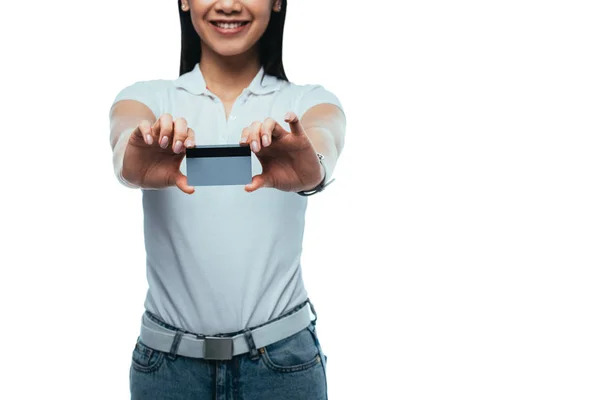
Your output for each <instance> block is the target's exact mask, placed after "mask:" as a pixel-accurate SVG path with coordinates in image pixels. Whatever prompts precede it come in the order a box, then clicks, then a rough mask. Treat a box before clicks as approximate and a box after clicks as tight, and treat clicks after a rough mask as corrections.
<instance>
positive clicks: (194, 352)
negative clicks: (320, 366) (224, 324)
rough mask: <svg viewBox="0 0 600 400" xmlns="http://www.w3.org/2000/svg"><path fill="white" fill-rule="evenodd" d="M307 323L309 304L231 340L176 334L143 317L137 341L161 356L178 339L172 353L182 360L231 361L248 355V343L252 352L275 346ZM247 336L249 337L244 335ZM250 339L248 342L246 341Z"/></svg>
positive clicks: (308, 321) (170, 348)
mask: <svg viewBox="0 0 600 400" xmlns="http://www.w3.org/2000/svg"><path fill="white" fill-rule="evenodd" d="M310 323H311V316H310V303H307V304H305V305H304V306H303V307H302V308H301V309H300V310H298V311H296V312H294V313H293V314H290V315H287V316H285V317H282V318H280V319H277V320H274V321H272V322H268V323H267V324H265V325H262V326H260V327H258V328H254V329H250V330H248V332H246V333H240V334H238V335H235V336H231V337H216V336H204V337H201V338H198V336H196V335H193V334H188V333H182V332H176V331H173V330H171V329H168V328H165V327H163V326H162V325H160V324H157V323H156V322H154V321H153V320H151V319H150V318H148V316H146V314H144V316H143V317H142V328H141V332H140V340H141V341H142V343H144V344H145V345H146V346H148V347H150V348H153V349H155V350H159V351H162V352H165V353H171V352H172V351H173V349H174V348H175V347H174V346H173V344H174V343H175V342H174V341H175V340H176V338H177V337H178V336H179V337H180V340H179V345H178V346H177V343H175V345H176V352H175V353H176V354H178V355H181V356H184V357H193V358H203V359H206V360H231V359H232V358H233V356H237V355H240V354H244V353H248V352H250V351H251V350H252V349H251V348H250V346H249V343H248V342H251V343H252V342H253V345H254V347H255V349H260V348H261V347H265V346H268V345H270V344H272V343H276V342H278V341H280V340H283V339H285V338H287V337H290V336H292V335H294V334H296V333H298V332H300V331H301V330H303V329H305V328H307V327H308V326H309V325H310ZM248 333H249V334H250V335H248ZM249 336H251V339H250V340H248V339H249Z"/></svg>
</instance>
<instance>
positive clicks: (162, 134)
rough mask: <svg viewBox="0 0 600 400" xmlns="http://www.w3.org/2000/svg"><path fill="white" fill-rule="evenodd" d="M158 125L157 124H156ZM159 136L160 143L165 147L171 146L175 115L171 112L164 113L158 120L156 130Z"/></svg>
mask: <svg viewBox="0 0 600 400" xmlns="http://www.w3.org/2000/svg"><path fill="white" fill-rule="evenodd" d="M155 125H156V124H155ZM155 133H156V136H157V137H158V144H159V145H160V147H162V148H163V149H166V148H167V147H169V143H170V142H171V139H172V137H173V117H172V116H171V114H163V115H161V117H160V118H159V120H158V127H157V129H156V130H155Z"/></svg>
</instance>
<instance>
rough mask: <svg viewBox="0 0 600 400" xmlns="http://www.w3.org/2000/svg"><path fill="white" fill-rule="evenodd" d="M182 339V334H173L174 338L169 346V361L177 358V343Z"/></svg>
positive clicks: (178, 332)
mask: <svg viewBox="0 0 600 400" xmlns="http://www.w3.org/2000/svg"><path fill="white" fill-rule="evenodd" d="M182 337H183V333H181V332H180V331H177V332H176V333H175V337H174V338H173V344H172V345H171V350H170V351H169V359H171V360H175V359H176V358H177V350H178V349H179V343H181V338H182Z"/></svg>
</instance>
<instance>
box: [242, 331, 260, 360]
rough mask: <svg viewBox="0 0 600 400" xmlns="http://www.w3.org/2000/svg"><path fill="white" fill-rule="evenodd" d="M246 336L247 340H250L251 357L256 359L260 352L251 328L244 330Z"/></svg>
mask: <svg viewBox="0 0 600 400" xmlns="http://www.w3.org/2000/svg"><path fill="white" fill-rule="evenodd" d="M244 336H246V342H248V348H249V349H250V359H251V360H253V361H256V360H257V359H258V358H259V357H260V355H259V354H258V350H257V349H256V345H255V344H254V338H253V337H252V332H251V331H250V329H246V330H244Z"/></svg>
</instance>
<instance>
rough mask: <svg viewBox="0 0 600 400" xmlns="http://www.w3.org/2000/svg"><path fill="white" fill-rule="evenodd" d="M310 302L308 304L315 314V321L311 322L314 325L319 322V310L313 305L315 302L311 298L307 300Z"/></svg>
mask: <svg viewBox="0 0 600 400" xmlns="http://www.w3.org/2000/svg"><path fill="white" fill-rule="evenodd" d="M306 301H307V302H308V305H309V306H310V312H312V314H313V315H314V316H315V319H314V320H313V321H311V323H312V324H313V325H316V324H317V311H315V306H313V303H312V302H311V301H310V299H307V300H306Z"/></svg>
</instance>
